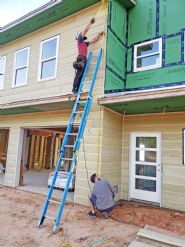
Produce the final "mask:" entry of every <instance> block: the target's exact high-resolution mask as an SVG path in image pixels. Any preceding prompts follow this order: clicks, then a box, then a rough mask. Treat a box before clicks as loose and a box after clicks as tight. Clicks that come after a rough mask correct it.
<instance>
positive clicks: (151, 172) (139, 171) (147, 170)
mask: <svg viewBox="0 0 185 247" xmlns="http://www.w3.org/2000/svg"><path fill="white" fill-rule="evenodd" d="M136 175H139V176H147V177H156V166H147V165H139V164H136Z"/></svg>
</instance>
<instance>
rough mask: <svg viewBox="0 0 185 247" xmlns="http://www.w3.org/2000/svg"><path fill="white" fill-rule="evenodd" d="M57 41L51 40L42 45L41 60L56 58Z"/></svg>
mask: <svg viewBox="0 0 185 247" xmlns="http://www.w3.org/2000/svg"><path fill="white" fill-rule="evenodd" d="M56 47H57V39H53V40H50V41H47V42H45V43H43V46H42V60H44V59H48V58H50V57H55V56H56Z"/></svg>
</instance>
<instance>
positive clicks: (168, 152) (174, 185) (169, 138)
mask: <svg viewBox="0 0 185 247" xmlns="http://www.w3.org/2000/svg"><path fill="white" fill-rule="evenodd" d="M183 128H185V114H184V113H177V114H164V115H163V114H158V115H148V116H147V115H145V116H144V115H143V116H132V117H125V118H124V124H123V132H124V137H123V173H122V174H123V176H122V196H123V198H124V199H128V188H129V187H128V174H129V148H130V134H131V132H151V133H152V132H159V133H161V141H162V143H161V148H162V150H161V155H162V170H163V174H164V176H163V177H162V206H163V207H167V208H173V209H178V210H183V211H184V210H185V203H184V202H185V179H184V177H185V166H184V165H183V164H182V152H183V150H182V142H183V140H182V129H183Z"/></svg>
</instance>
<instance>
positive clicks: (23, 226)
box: [0, 187, 185, 247]
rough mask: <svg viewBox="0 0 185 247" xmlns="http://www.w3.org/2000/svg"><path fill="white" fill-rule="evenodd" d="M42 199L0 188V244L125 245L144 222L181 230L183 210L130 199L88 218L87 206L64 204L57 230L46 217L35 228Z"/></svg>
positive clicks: (12, 246)
mask: <svg viewBox="0 0 185 247" xmlns="http://www.w3.org/2000/svg"><path fill="white" fill-rule="evenodd" d="M44 201H45V197H44V196H42V195H39V194H34V193H30V192H25V191H20V190H17V189H11V188H5V187H1V188H0V222H1V228H0V246H2V247H20V246H21V247H24V246H28V247H29V246H30V247H36V246H38V247H51V246H52V247H55V246H56V247H97V246H103V247H125V246H128V245H129V243H130V242H131V241H132V240H133V239H134V238H135V237H136V234H137V231H138V230H139V229H140V227H143V226H145V225H153V226H157V227H161V228H164V229H168V230H172V231H174V232H176V233H180V234H185V228H184V225H185V213H181V212H177V211H172V210H164V209H159V208H157V207H152V206H149V205H145V204H139V203H132V202H131V203H124V204H123V205H121V206H117V207H116V208H115V209H114V211H113V213H112V217H111V218H110V219H104V217H103V216H102V215H100V214H98V217H97V218H95V219H91V218H89V217H88V215H87V214H88V208H87V207H84V206H80V205H76V204H67V205H66V207H65V209H64V214H63V218H62V222H61V225H60V228H59V231H58V233H57V234H53V233H52V230H53V222H52V221H50V220H45V224H44V226H43V227H42V228H41V229H38V228H37V224H38V218H39V217H40V213H41V209H42V207H43V204H44ZM55 212H57V205H54V204H51V207H50V208H49V214H50V215H55ZM64 243H70V244H68V245H66V244H64Z"/></svg>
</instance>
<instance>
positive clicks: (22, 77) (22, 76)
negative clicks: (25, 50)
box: [15, 68, 27, 85]
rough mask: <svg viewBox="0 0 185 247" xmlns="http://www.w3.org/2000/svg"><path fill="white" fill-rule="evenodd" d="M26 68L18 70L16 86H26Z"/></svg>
mask: <svg viewBox="0 0 185 247" xmlns="http://www.w3.org/2000/svg"><path fill="white" fill-rule="evenodd" d="M26 70H27V69H26V68H24V69H18V70H16V74H15V85H24V84H25V83H26Z"/></svg>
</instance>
